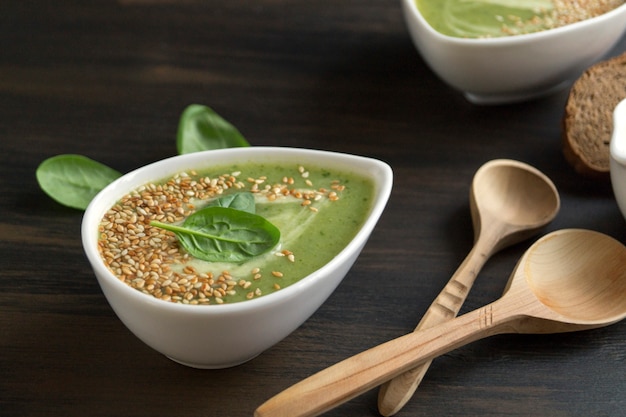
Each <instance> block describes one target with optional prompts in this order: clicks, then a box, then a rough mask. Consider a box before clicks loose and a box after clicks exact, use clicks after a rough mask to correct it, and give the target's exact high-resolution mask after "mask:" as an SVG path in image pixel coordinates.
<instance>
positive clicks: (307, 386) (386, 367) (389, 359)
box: [254, 302, 507, 417]
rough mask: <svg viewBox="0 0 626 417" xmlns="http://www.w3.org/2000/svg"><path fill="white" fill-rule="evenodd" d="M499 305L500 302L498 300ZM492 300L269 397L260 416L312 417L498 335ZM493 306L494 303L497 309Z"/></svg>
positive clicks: (498, 324)
mask: <svg viewBox="0 0 626 417" xmlns="http://www.w3.org/2000/svg"><path fill="white" fill-rule="evenodd" d="M496 303H497V302H496ZM496 303H493V304H491V305H489V306H486V307H483V308H481V309H479V310H475V311H473V312H470V313H467V314H464V315H463V316H460V317H457V318H455V319H453V320H450V321H447V322H445V323H443V324H441V325H439V326H436V327H431V328H429V329H425V330H420V331H418V332H413V333H410V334H408V335H405V336H402V337H399V338H397V339H394V340H391V341H389V342H387V343H384V344H382V345H379V346H377V347H374V348H372V349H369V350H367V351H365V352H362V353H359V354H358V355H355V356H353V357H351V358H348V359H346V360H344V361H342V362H339V363H337V364H335V365H333V366H331V367H329V368H326V369H325V370H322V371H320V372H318V373H316V374H315V375H312V376H310V377H308V378H306V379H304V380H303V381H300V382H299V383H297V384H295V385H293V386H291V387H290V388H287V389H286V390H285V391H283V392H281V393H279V394H278V395H276V396H274V397H273V398H270V399H269V400H268V401H266V402H265V403H264V404H262V405H261V406H260V407H259V408H257V410H256V411H255V412H254V416H255V417H311V416H317V415H319V414H321V413H323V412H325V411H328V410H330V409H331V408H334V407H336V406H338V405H340V404H342V403H344V402H345V401H348V400H350V399H351V398H354V397H356V396H357V395H360V394H362V393H364V392H366V391H367V390H369V389H372V388H374V387H375V386H377V385H379V384H380V383H382V382H384V381H386V380H388V379H389V378H392V377H394V376H395V375H398V374H400V373H402V372H405V371H407V370H409V369H411V368H413V367H414V366H416V365H418V364H419V363H421V362H423V361H425V360H430V359H432V358H434V357H436V356H438V355H441V354H444V353H446V352H449V351H451V350H453V349H455V348H457V347H460V346H463V345H465V344H467V343H470V342H472V341H475V340H478V339H481V338H483V337H486V336H490V335H493V334H496V333H499V330H498V329H500V328H503V329H506V328H507V327H505V326H500V324H503V321H501V320H500V319H504V321H507V318H506V317H503V316H501V317H500V319H499V320H493V318H494V315H493V314H492V310H493V311H495V305H496ZM492 306H493V307H492Z"/></svg>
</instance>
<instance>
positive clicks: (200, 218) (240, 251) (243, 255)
mask: <svg viewBox="0 0 626 417" xmlns="http://www.w3.org/2000/svg"><path fill="white" fill-rule="evenodd" d="M150 225H151V226H155V227H160V228H162V229H165V230H169V231H171V232H173V233H174V234H175V235H176V237H177V238H178V240H179V242H180V244H181V245H182V246H183V248H185V250H186V251H187V252H189V254H190V255H192V256H194V257H196V258H198V259H202V260H205V261H209V262H243V261H246V260H248V259H250V258H252V257H255V256H258V255H261V254H263V253H266V252H268V251H269V250H270V249H272V248H273V247H275V246H276V245H277V244H278V241H279V239H280V231H279V230H278V228H277V227H276V226H274V225H273V224H272V223H270V222H269V221H267V220H266V219H264V218H263V217H261V216H258V215H256V214H252V213H247V212H245V211H240V210H235V209H232V208H225V207H205V208H203V209H201V210H198V211H197V212H195V213H194V214H192V215H191V216H189V217H187V219H185V221H184V222H183V224H182V225H180V226H177V225H172V224H166V223H161V222H157V221H152V222H150Z"/></svg>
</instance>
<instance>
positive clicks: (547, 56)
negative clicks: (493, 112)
mask: <svg viewBox="0 0 626 417" xmlns="http://www.w3.org/2000/svg"><path fill="white" fill-rule="evenodd" d="M402 9H403V13H404V17H405V21H406V24H407V27H408V30H409V33H410V35H411V37H412V39H413V43H414V44H415V46H416V47H417V49H418V51H419V52H420V54H421V56H422V57H423V58H424V60H425V61H426V63H427V64H428V65H429V66H430V68H431V69H432V70H433V71H434V72H435V73H436V74H437V75H438V76H439V77H440V78H441V79H442V80H443V81H444V82H446V83H447V84H449V85H450V86H452V87H453V88H455V89H457V90H460V91H462V92H463V93H464V94H465V96H466V97H467V99H468V100H469V101H470V102H473V103H476V104H500V103H510V102H516V101H523V100H528V99H531V98H535V97H539V96H541V95H545V94H548V93H550V92H552V91H555V90H558V89H560V88H564V87H566V86H568V85H569V84H571V82H573V81H574V80H575V79H576V78H578V77H579V76H580V74H581V73H582V72H583V71H584V70H585V69H587V68H588V67H589V66H591V65H592V64H593V63H595V62H596V61H598V60H599V59H601V58H602V57H603V56H604V55H606V54H607V53H608V52H609V50H610V49H611V48H612V47H613V46H615V44H616V43H617V42H618V41H619V40H620V38H621V36H622V35H623V33H624V30H625V29H626V4H624V5H622V6H620V7H618V8H616V9H614V10H612V11H610V12H608V13H606V14H604V15H601V16H598V17H595V18H592V19H588V20H584V21H581V22H577V23H573V24H570V25H567V26H563V27H560V28H555V29H551V30H546V31H543V32H537V33H531V34H524V35H515V36H509V37H502V38H486V39H465V38H458V37H452V36H447V35H443V34H441V33H439V32H437V31H435V30H434V29H433V28H432V27H431V26H430V25H429V24H428V23H427V22H426V20H425V19H424V18H423V16H422V15H421V14H420V12H419V10H418V8H417V5H416V3H415V0H402Z"/></svg>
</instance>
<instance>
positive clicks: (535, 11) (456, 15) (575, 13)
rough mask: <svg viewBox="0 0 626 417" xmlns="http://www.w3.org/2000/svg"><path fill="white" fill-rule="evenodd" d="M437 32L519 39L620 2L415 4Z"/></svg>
mask: <svg viewBox="0 0 626 417" xmlns="http://www.w3.org/2000/svg"><path fill="white" fill-rule="evenodd" d="M415 1H416V4H417V8H418V9H419V11H420V13H421V14H422V16H423V17H424V19H426V21H427V22H428V23H429V24H430V25H431V26H432V27H433V29H435V30H436V31H438V32H441V33H443V34H445V35H448V36H455V37H461V38H489V37H502V36H511V35H521V34H525V33H533V32H538V31H542V30H547V29H552V28H555V27H559V26H564V25H567V24H570V23H574V22H577V21H580V20H584V19H588V18H591V17H594V16H598V15H600V14H602V13H606V12H607V11H609V10H612V9H614V8H615V7H618V6H619V5H621V4H623V3H624V1H623V0H599V1H595V2H574V1H563V0H520V1H514V0H415Z"/></svg>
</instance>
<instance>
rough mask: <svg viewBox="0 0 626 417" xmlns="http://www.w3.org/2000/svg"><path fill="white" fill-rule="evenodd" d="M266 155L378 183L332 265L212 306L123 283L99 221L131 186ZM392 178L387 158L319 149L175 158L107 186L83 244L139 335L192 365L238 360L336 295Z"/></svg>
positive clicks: (86, 223) (87, 218)
mask: <svg viewBox="0 0 626 417" xmlns="http://www.w3.org/2000/svg"><path fill="white" fill-rule="evenodd" d="M259 160H262V161H265V162H274V161H276V162H281V161H297V163H302V164H307V163H310V164H311V165H316V166H320V167H328V168H336V169H339V170H348V171H352V172H354V173H357V174H361V175H363V176H365V177H367V178H370V179H371V180H372V181H373V183H374V186H375V187H374V188H375V190H374V193H375V199H374V201H373V203H372V206H371V210H370V212H369V216H368V218H367V219H366V221H365V223H364V224H363V226H362V227H361V229H360V231H359V232H358V233H357V235H356V236H355V237H354V239H352V241H351V242H350V243H349V244H348V245H347V246H346V247H345V248H344V249H343V250H342V251H341V252H340V253H339V254H338V255H337V256H336V257H334V258H333V259H332V260H331V261H330V262H328V263H327V264H326V265H324V266H323V267H321V268H320V269H318V270H317V271H315V272H313V273H311V274H310V275H308V276H306V277H305V278H303V279H301V280H300V281H298V282H296V283H295V284H292V285H290V286H288V287H286V288H284V289H281V290H280V291H277V292H275V293H272V294H268V295H265V296H263V297H259V298H255V299H252V300H247V301H242V302H239V303H233V304H223V305H207V306H197V305H185V304H176V303H171V302H166V301H162V300H159V299H156V298H154V297H152V296H150V295H146V294H143V293H142V292H140V291H138V290H136V289H134V288H131V287H130V286H128V285H127V284H125V283H123V282H121V281H120V280H119V279H118V278H117V277H116V276H115V275H114V274H113V273H112V272H111V271H110V270H109V269H108V268H107V267H106V265H105V263H104V261H103V259H102V258H101V256H100V254H99V252H98V225H99V223H100V221H101V219H102V217H103V216H104V214H105V213H106V212H107V211H108V210H109V209H110V207H111V206H113V204H114V203H115V202H116V201H118V200H119V199H120V198H121V197H123V196H124V195H126V194H128V193H129V192H130V191H131V190H133V189H135V188H137V187H139V186H141V185H142V184H145V183H148V182H150V181H156V180H161V179H164V178H167V177H169V176H173V175H174V174H176V173H179V172H181V171H185V170H190V169H195V170H203V169H208V168H210V167H211V166H212V165H217V166H224V165H229V164H232V163H241V162H245V161H259ZM392 179H393V174H392V170H391V168H390V167H389V166H388V165H387V164H386V163H384V162H381V161H378V160H376V159H371V158H366V157H360V156H354V155H348V154H341V153H335V152H326V151H317V150H307V149H295V148H274V147H247V148H232V149H224V150H214V151H207V152H198V153H191V154H186V155H181V156H176V157H172V158H169V159H165V160H162V161H159V162H156V163H153V164H150V165H147V166H144V167H142V168H139V169H137V170H135V171H133V172H131V173H128V174H126V175H124V176H123V177H121V178H119V179H118V180H116V181H115V182H113V183H112V184H110V185H109V186H108V187H106V188H105V189H104V190H102V191H101V192H100V193H99V194H98V195H97V196H96V197H95V198H94V199H93V201H92V202H91V204H90V205H89V207H88V208H87V210H86V212H85V215H84V218H83V222H82V232H81V233H82V242H83V247H84V250H85V253H86V255H87V258H88V260H89V262H90V264H91V266H92V268H93V270H94V273H95V275H96V277H97V279H98V282H99V284H100V287H101V288H102V291H103V293H104V295H105V297H106V299H107V300H108V302H109V304H110V305H111V307H112V308H113V310H114V311H115V313H116V314H117V316H118V317H119V318H120V320H121V321H122V322H123V323H124V324H125V325H126V326H127V327H128V329H130V330H131V332H133V333H134V334H135V335H136V336H137V337H138V338H139V339H141V340H142V341H143V342H145V343H146V344H147V345H149V346H151V347H152V348H153V349H155V350H157V351H159V352H161V353H162V354H164V355H166V356H167V357H169V358H170V359H172V360H174V361H177V362H179V363H182V364H185V365H188V366H192V367H197V368H224V367H230V366H235V365H238V364H241V363H244V362H246V361H248V360H250V359H252V358H254V357H255V356H257V355H258V354H260V353H261V352H263V351H265V350H266V349H268V348H269V347H271V346H273V345H274V344H276V343H278V342H279V341H280V340H282V339H283V338H285V337H286V336H288V335H289V334H290V333H291V332H293V331H294V330H295V329H296V328H297V327H299V326H300V325H301V324H302V323H303V322H304V321H305V320H307V319H308V318H309V317H310V316H311V315H312V314H313V313H314V312H315V311H316V310H317V309H318V308H319V307H320V306H321V305H322V303H323V302H324V301H325V300H326V299H327V298H328V296H330V294H331V293H332V292H333V291H334V290H335V288H336V287H337V286H338V285H339V283H340V282H341V281H342V279H343V278H344V276H345V275H346V274H347V272H348V271H349V269H350V268H351V266H352V265H353V263H354V262H355V260H356V259H357V257H358V255H359V254H360V252H361V249H362V248H363V246H364V245H365V243H366V241H367V240H368V238H369V236H370V233H371V232H372V230H373V229H374V226H375V225H376V223H377V221H378V219H379V217H380V216H381V214H382V212H383V209H384V207H385V205H386V203H387V200H388V198H389V195H390V193H391V188H392Z"/></svg>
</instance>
